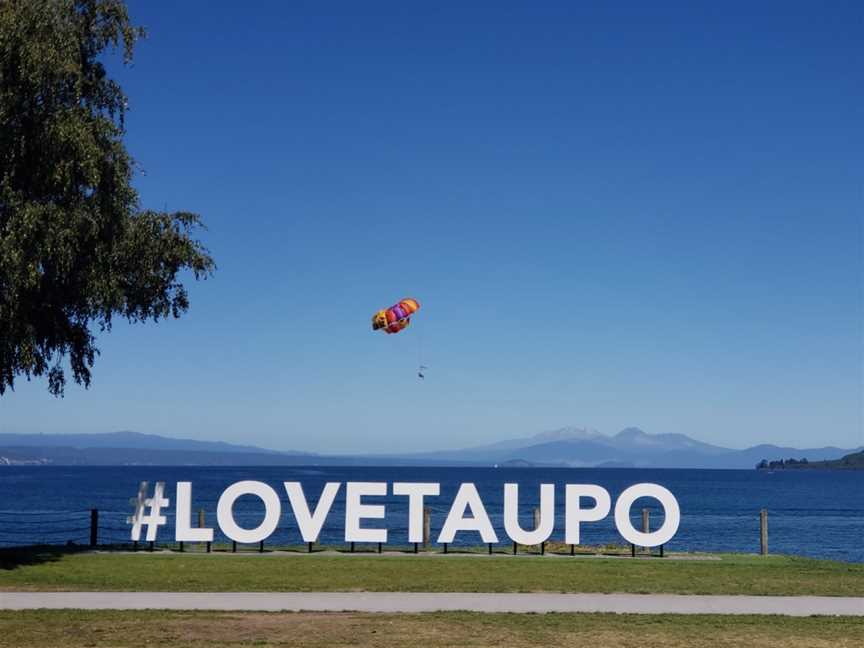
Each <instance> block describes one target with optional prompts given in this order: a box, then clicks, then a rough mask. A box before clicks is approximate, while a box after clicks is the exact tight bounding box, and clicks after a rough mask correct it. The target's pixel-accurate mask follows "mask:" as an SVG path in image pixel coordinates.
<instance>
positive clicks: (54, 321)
mask: <svg viewBox="0 0 864 648" xmlns="http://www.w3.org/2000/svg"><path fill="white" fill-rule="evenodd" d="M143 35H144V34H143V31H142V30H141V29H139V28H136V27H134V26H132V25H131V23H130V22H129V17H128V14H127V11H126V7H125V5H124V4H123V2H121V1H120V0H5V1H4V2H2V3H0V395H2V394H3V393H4V392H5V390H6V389H7V388H12V387H14V380H15V377H16V376H20V375H24V376H26V377H27V378H28V379H29V378H31V377H32V376H43V375H44V376H47V378H48V387H49V390H50V391H51V393H53V394H55V395H62V393H63V388H64V386H65V381H66V376H65V371H64V367H65V362H66V361H68V366H69V369H71V373H72V377H73V379H74V380H75V381H76V382H78V383H80V384H84V385H85V386H86V385H89V384H90V380H91V373H90V370H91V368H92V367H93V363H94V360H95V357H96V355H98V349H97V348H96V346H95V338H94V336H93V335H92V333H91V328H92V327H93V326H94V325H95V326H98V327H99V329H100V330H105V329H108V328H110V326H111V321H112V318H113V317H115V316H118V315H119V316H121V317H125V318H126V319H128V320H130V321H146V320H158V319H160V318H163V317H168V316H172V317H178V316H179V315H180V314H182V313H183V312H184V311H185V310H186V309H188V307H189V300H188V296H187V293H186V290H185V288H184V286H183V285H182V284H181V283H180V282H179V281H178V275H179V274H180V273H181V272H182V271H184V270H191V272H192V274H193V276H194V277H195V278H196V279H202V278H205V277H207V276H208V275H210V274H211V273H212V272H213V270H214V268H215V266H214V263H213V260H212V258H211V257H210V256H209V254H208V253H207V250H206V249H205V248H204V247H203V246H202V245H201V243H200V242H198V241H197V240H195V239H193V238H192V234H193V232H194V230H195V229H196V228H198V227H199V226H200V225H201V223H200V219H199V217H198V216H196V215H195V214H190V213H187V212H179V213H173V214H171V213H164V212H154V211H143V210H141V208H140V206H139V201H138V195H137V193H136V192H135V190H134V189H133V187H132V172H133V168H134V161H133V159H132V158H131V156H130V155H129V153H128V152H127V151H126V148H125V146H124V144H123V141H122V137H123V134H124V120H123V117H124V114H125V110H126V104H127V100H126V96H125V95H124V94H123V91H122V89H121V88H120V86H119V85H118V84H117V83H116V82H114V81H113V80H111V79H110V78H108V76H107V74H106V71H105V68H104V66H103V65H102V63H101V62H100V61H99V60H98V57H99V56H100V55H101V54H102V53H103V52H104V51H105V50H106V49H108V48H119V49H122V52H123V56H124V60H125V61H126V62H127V63H128V62H129V61H131V59H132V54H133V50H134V45H135V42H136V40H137V39H138V38H140V37H142V36H143Z"/></svg>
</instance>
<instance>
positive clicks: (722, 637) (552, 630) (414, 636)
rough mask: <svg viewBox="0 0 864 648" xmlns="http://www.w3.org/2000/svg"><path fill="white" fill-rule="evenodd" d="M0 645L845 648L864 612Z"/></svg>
mask: <svg viewBox="0 0 864 648" xmlns="http://www.w3.org/2000/svg"><path fill="white" fill-rule="evenodd" d="M0 628H2V632H0V647H2V648H5V647H9V648H12V647H13V646H14V647H15V648H37V647H38V648H53V647H57V648H60V647H62V648H84V647H85V646H87V647H95V648H99V647H108V646H111V647H114V648H132V647H133V646H134V647H137V646H144V645H146V646H202V647H203V646H207V647H208V648H227V647H229V646H304V647H311V648H316V647H322V648H323V647H324V646H352V647H355V648H367V647H371V646H376V647H385V648H387V647H392V648H396V647H404V648H415V647H416V646H423V647H424V648H439V647H443V646H468V647H479V646H507V647H508V648H524V647H526V646H559V647H561V648H613V647H614V648H620V647H621V646H633V647H636V646H638V647H640V648H651V647H657V646H663V647H664V648H685V647H686V648H708V647H714V646H723V647H724V648H736V647H738V646H740V647H742V648H743V647H746V648H798V647H801V648H803V647H805V646H806V647H807V648H845V647H853V646H858V647H860V646H862V645H864V619H859V618H849V617H845V618H844V617H841V618H834V617H810V618H794V617H791V618H787V617H771V616H758V617H750V616H735V617H730V616H689V615H663V616H653V615H645V616H642V615H612V614H578V615H577V614H542V615H536V614H476V613H474V614H472V613H438V614H399V615H392V614H354V613H339V614H333V613H330V614H317V613H316V614H313V613H300V614H291V613H225V612H157V613H154V612H152V611H140V612H132V611H123V612H106V611H76V610H72V611H67V610H51V611H45V610H38V611H24V612H0Z"/></svg>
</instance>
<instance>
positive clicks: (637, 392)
mask: <svg viewBox="0 0 864 648" xmlns="http://www.w3.org/2000/svg"><path fill="white" fill-rule="evenodd" d="M538 4H540V3H515V2H514V3H510V2H495V3H491V2H490V3H466V2H446V3H425V4H422V3H404V2H378V3H371V4H370V3H357V2H345V3H322V2H278V3H277V2H272V3H260V4H257V5H256V7H257V9H256V10H254V11H251V10H248V9H246V10H241V9H240V8H239V5H238V4H237V3H227V2H222V3H210V2H206V3H205V2H197V3H193V2H184V3H178V6H176V7H171V9H170V10H169V9H166V5H160V6H156V5H154V4H152V3H146V2H133V3H132V5H131V10H132V14H133V18H134V19H135V20H136V21H137V22H138V23H140V24H143V25H145V26H146V27H147V28H148V29H149V32H150V37H149V38H148V39H147V40H146V41H144V42H143V43H142V44H141V45H140V47H139V49H138V52H137V56H136V59H135V63H134V66H133V67H131V68H129V69H125V70H116V68H115V71H116V73H117V74H118V76H119V78H120V80H121V82H122V83H123V85H124V87H125V88H126V90H127V92H128V94H129V97H130V105H131V109H132V112H131V113H130V114H129V118H128V124H127V125H128V130H129V133H128V138H127V140H128V145H129V147H130V150H131V152H132V153H133V155H134V156H135V157H136V158H137V159H138V160H139V161H140V163H141V165H142V167H143V169H144V170H145V171H146V175H142V176H140V177H139V178H138V179H137V186H138V187H139V189H140V191H141V196H142V203H143V205H145V206H148V207H152V208H164V207H166V206H167V208H168V209H171V210H175V209H184V210H190V211H196V212H199V213H201V214H202V215H203V217H204V219H205V221H206V223H207V224H208V226H209V231H208V232H207V233H206V234H205V235H204V236H205V239H206V242H207V244H208V246H209V247H210V249H211V251H212V253H213V254H214V256H215V257H216V260H217V263H218V265H219V270H218V272H217V274H216V276H215V277H214V278H213V279H212V280H210V281H207V282H204V283H201V284H197V285H194V286H192V288H191V297H192V308H191V311H190V312H189V314H188V315H187V316H186V317H184V318H182V319H180V320H176V321H169V322H164V323H160V324H158V325H153V324H149V325H145V326H136V327H130V326H128V325H123V324H119V325H117V326H116V328H115V330H114V332H113V333H112V334H111V335H108V336H102V337H101V338H100V342H101V349H102V356H101V357H100V358H99V359H98V362H97V365H96V368H95V373H94V382H93V385H92V387H91V388H90V389H89V390H87V391H85V390H83V389H80V388H77V387H74V386H72V387H70V388H68V389H67V395H66V397H65V399H63V400H55V399H53V398H52V397H51V396H49V394H48V393H47V390H46V388H45V383H44V382H43V381H37V382H33V383H29V384H28V383H26V382H24V381H22V382H20V383H19V385H18V387H17V389H16V392H15V393H12V394H10V395H7V396H4V397H3V399H2V400H0V431H3V432H40V431H41V432H87V431H93V432H103V431H112V430H118V429H133V430H137V431H141V432H152V433H159V434H166V435H173V436H184V437H193V438H200V439H222V440H228V441H240V442H249V443H256V444H260V445H264V446H269V447H274V448H280V449H289V448H296V449H303V450H313V451H323V452H355V451H399V450H420V449H435V448H444V447H458V446H463V445H471V444H475V443H482V442H486V441H493V440H498V439H502V438H509V437H515V436H524V435H527V434H532V433H535V432H538V431H542V430H545V429H551V428H556V427H560V426H564V425H584V426H590V427H594V428H597V429H599V430H600V431H602V432H606V433H615V432H617V431H618V430H620V429H621V428H623V427H625V426H628V425H636V426H639V427H642V428H643V429H645V430H646V431H648V432H654V433H658V432H682V433H686V434H690V435H692V436H694V437H696V438H698V439H701V440H704V441H707V442H712V443H718V444H724V445H728V446H733V447H744V446H748V445H753V444H755V443H760V442H774V443H783V444H793V445H797V446H801V447H804V446H810V447H812V446H822V445H827V444H835V445H840V446H847V447H851V446H855V445H858V444H861V443H864V431H862V201H864V196H862V177H864V176H862V168H864V166H862V162H864V153H862V151H864V126H862V124H864V84H862V76H861V71H862V69H864V46H862V40H861V34H862V24H864V8H862V5H861V4H860V3H858V2H833V3H829V4H820V3H814V2H806V3H801V2H777V3H768V2H766V3H691V2H672V3H662V5H663V6H649V4H650V5H656V4H657V3H643V2H633V3H629V4H624V3H599V2H598V3H594V5H595V6H593V7H592V6H587V5H588V4H589V3H571V2H560V3H557V2H550V3H542V4H543V5H544V6H543V7H540V6H537V5H538ZM695 5H700V6H695ZM406 296H412V297H416V298H417V299H418V300H419V301H420V302H421V304H422V310H421V312H420V313H419V315H418V316H417V317H416V319H415V322H414V323H413V324H412V326H411V327H410V328H409V329H408V330H406V331H405V332H403V333H402V334H400V335H395V336H386V335H382V334H374V333H373V332H372V331H371V330H370V317H371V315H372V313H373V312H374V311H375V310H376V309H377V308H380V307H386V306H389V305H390V304H392V303H393V302H394V301H396V300H398V299H400V298H402V297H406ZM421 336H422V339H423V352H424V356H423V360H424V363H425V364H427V365H429V367H430V368H429V370H428V372H427V379H426V381H425V382H421V381H420V380H419V379H418V378H417V377H416V369H417V363H418V343H419V341H420V338H421Z"/></svg>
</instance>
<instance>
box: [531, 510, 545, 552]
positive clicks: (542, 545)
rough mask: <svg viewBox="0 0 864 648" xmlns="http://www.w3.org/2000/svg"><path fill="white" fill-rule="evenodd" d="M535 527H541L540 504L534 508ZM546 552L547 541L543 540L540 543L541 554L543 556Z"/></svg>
mask: <svg viewBox="0 0 864 648" xmlns="http://www.w3.org/2000/svg"><path fill="white" fill-rule="evenodd" d="M534 528H535V529H539V528H540V507H539V506H538V507H535V508H534ZM545 553H546V543H545V542H541V543H540V555H541V556H542V555H544V554H545Z"/></svg>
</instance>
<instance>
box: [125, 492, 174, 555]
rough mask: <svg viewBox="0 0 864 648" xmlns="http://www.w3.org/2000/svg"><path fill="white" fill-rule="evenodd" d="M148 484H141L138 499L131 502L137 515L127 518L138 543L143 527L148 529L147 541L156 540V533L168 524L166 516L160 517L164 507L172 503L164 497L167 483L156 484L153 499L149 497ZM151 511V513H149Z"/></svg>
mask: <svg viewBox="0 0 864 648" xmlns="http://www.w3.org/2000/svg"><path fill="white" fill-rule="evenodd" d="M148 485H149V483H148V482H146V481H145V482H141V485H140V486H139V487H138V497H133V498H132V499H130V500H129V502H130V503H131V504H132V506H134V507H135V513H133V514H132V515H130V516H129V517H127V518H126V523H127V524H131V525H132V540H133V541H134V542H138V541H139V540H140V539H141V527H142V525H143V526H146V527H147V538H146V539H147V541H148V542H154V541H155V540H156V532H157V531H158V530H159V527H160V526H161V525H163V524H165V523H166V522H167V520H166V519H165V516H164V515H160V512H161V510H162V507H163V506H168V505H169V504H170V502H169V501H168V500H167V499H165V498H164V497H163V496H162V495H163V494H164V493H165V482H156V486H155V488H154V489H153V497H147V487H148ZM147 511H149V513H148V512H147Z"/></svg>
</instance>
